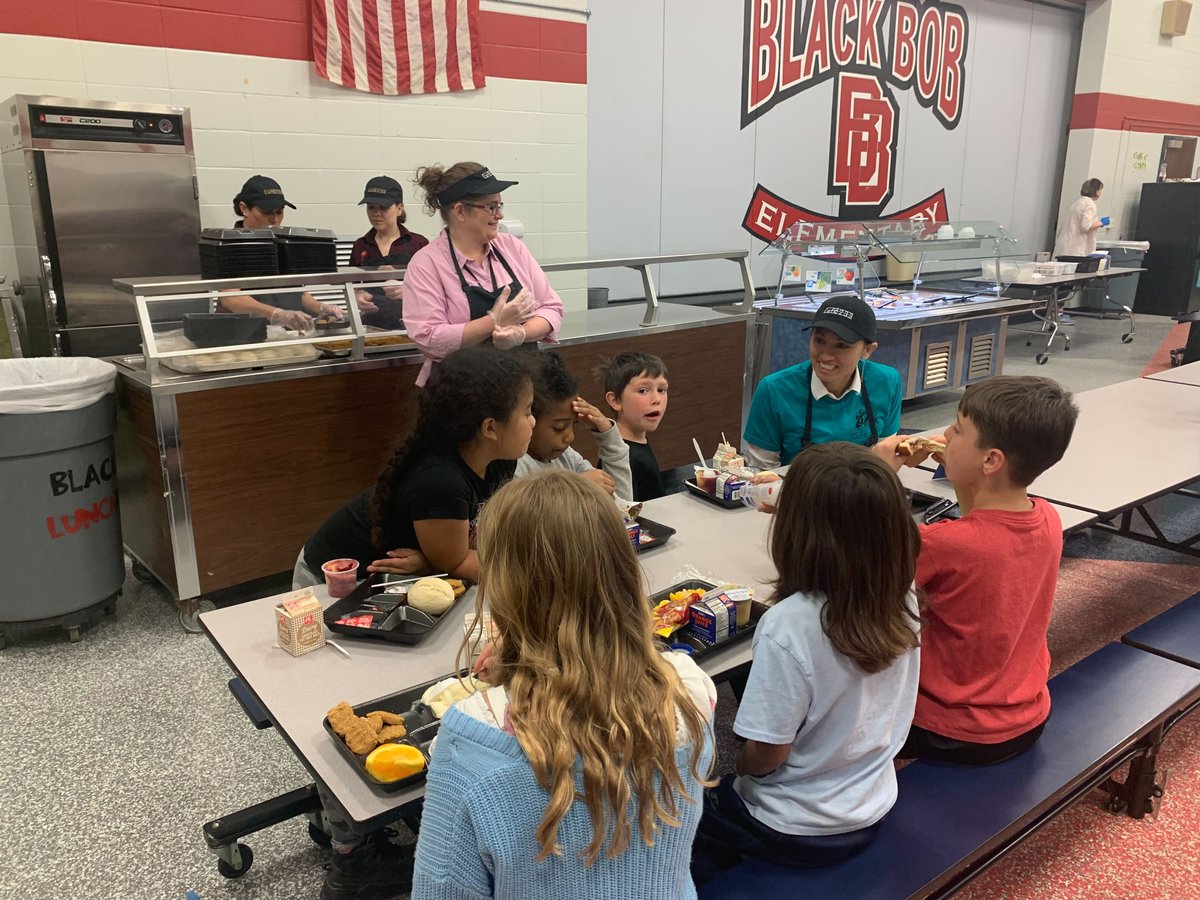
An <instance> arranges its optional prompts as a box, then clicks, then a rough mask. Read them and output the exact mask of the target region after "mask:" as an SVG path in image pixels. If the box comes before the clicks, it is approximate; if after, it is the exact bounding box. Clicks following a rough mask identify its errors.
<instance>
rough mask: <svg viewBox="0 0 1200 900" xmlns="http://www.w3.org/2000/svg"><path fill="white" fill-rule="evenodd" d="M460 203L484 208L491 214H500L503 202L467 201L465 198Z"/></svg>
mask: <svg viewBox="0 0 1200 900" xmlns="http://www.w3.org/2000/svg"><path fill="white" fill-rule="evenodd" d="M462 205H463V206H473V207H475V208H476V209H486V210H487V211H488V212H490V213H491V214H492V215H493V216H498V215H500V213H502V212H504V204H503V203H468V202H467V201H466V200H463V201H462Z"/></svg>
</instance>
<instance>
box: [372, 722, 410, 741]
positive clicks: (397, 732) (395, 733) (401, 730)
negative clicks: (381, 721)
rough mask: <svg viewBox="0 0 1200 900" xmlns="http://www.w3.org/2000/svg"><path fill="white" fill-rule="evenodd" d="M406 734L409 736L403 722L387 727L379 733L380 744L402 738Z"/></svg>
mask: <svg viewBox="0 0 1200 900" xmlns="http://www.w3.org/2000/svg"><path fill="white" fill-rule="evenodd" d="M406 734H408V729H407V728H405V727H404V723H403V722H401V723H400V724H398V725H385V726H384V727H383V731H381V732H379V742H380V743H381V744H382V743H383V742H384V741H390V740H394V739H395V738H402V737H404V736H405V735H406Z"/></svg>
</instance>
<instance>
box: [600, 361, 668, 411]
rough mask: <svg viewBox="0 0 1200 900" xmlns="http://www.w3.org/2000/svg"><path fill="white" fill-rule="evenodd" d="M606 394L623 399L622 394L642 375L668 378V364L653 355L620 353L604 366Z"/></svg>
mask: <svg viewBox="0 0 1200 900" xmlns="http://www.w3.org/2000/svg"><path fill="white" fill-rule="evenodd" d="M603 375H604V392H605V395H608V394H610V393H611V394H612V395H613V396H615V397H616V398H617V400H620V399H621V392H622V391H624V390H625V388H627V387H628V386H629V382H631V381H633V379H635V378H637V377H638V376H640V375H646V376H649V377H650V378H667V377H669V376H668V375H667V364H666V363H664V362H663V361H662V360H661V359H660V358H659V357H657V356H655V355H654V354H653V353H643V352H641V351H633V350H630V351H627V352H625V353H618V354H617V355H616V356H614V357H613V358H612V359H610V360H609V361H608V362H607V363H606V364H605V366H604V372H603Z"/></svg>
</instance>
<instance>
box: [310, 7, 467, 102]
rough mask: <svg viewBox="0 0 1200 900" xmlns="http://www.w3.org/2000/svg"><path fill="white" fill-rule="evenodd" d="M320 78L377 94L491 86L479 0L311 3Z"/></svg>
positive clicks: (315, 56)
mask: <svg viewBox="0 0 1200 900" xmlns="http://www.w3.org/2000/svg"><path fill="white" fill-rule="evenodd" d="M312 50H313V61H314V62H315V63H316V65H317V74H318V75H320V76H321V77H322V78H325V79H327V80H329V81H332V82H333V83H334V84H340V85H342V86H343V87H349V88H355V89H357V90H360V91H369V92H371V93H372V94H432V93H445V92H447V91H463V90H472V89H474V88H481V87H483V86H484V83H485V82H484V76H483V52H482V50H481V49H480V44H479V0H312Z"/></svg>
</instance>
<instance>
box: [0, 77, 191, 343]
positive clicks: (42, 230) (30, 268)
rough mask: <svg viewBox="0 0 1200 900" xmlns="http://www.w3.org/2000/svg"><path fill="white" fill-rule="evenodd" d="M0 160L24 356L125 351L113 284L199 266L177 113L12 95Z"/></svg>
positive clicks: (121, 311) (0, 123) (185, 117)
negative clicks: (10, 227) (17, 290)
mask: <svg viewBox="0 0 1200 900" xmlns="http://www.w3.org/2000/svg"><path fill="white" fill-rule="evenodd" d="M0 160H2V162H3V166H4V179H5V186H6V188H7V193H8V203H9V211H10V214H11V216H12V225H13V241H14V245H15V250H16V255H17V272H15V273H6V274H11V275H15V276H16V277H17V278H18V279H19V285H20V293H19V297H18V299H19V300H20V305H21V307H22V310H23V312H24V316H23V319H24V327H25V329H26V331H27V333H26V334H24V335H22V338H23V339H22V346H23V349H24V352H25V354H26V355H29V356H59V355H62V356H109V355H113V354H119V353H136V352H137V351H138V349H139V334H138V327H137V322H136V317H135V314H134V306H133V303H132V302H131V298H130V297H129V296H128V295H127V294H121V293H119V292H118V291H117V290H115V289H114V288H113V286H112V281H113V279H114V278H121V277H133V276H140V277H146V276H154V275H180V274H191V273H194V272H198V271H199V270H200V257H199V249H198V244H197V241H198V239H199V234H200V207H199V202H198V196H199V194H198V191H197V186H196V160H195V155H194V153H193V150H192V129H191V117H190V114H189V112H188V110H187V109H186V108H185V107H181V106H158V105H152V104H147V105H133V104H127V103H105V102H98V101H95V100H68V99H63V98H60V97H34V96H26V95H18V96H15V97H11V98H10V99H8V100H7V101H5V102H4V103H3V104H2V105H0Z"/></svg>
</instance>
